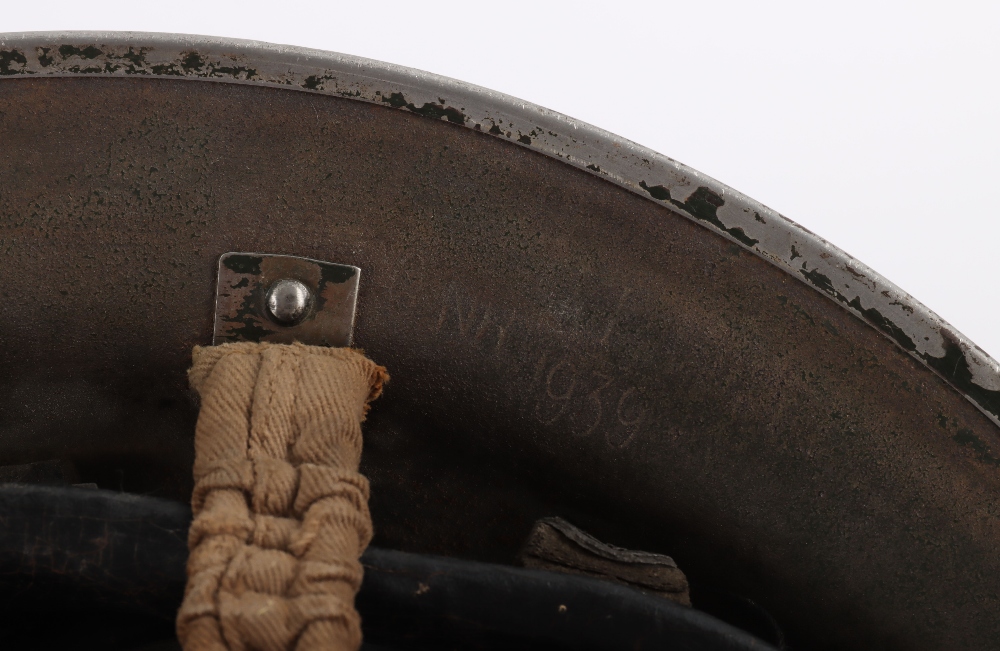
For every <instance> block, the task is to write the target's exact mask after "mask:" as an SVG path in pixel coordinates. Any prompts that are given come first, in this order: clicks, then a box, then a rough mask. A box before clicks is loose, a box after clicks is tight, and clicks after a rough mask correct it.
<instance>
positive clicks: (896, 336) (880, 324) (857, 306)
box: [793, 249, 917, 353]
mask: <svg viewBox="0 0 1000 651" xmlns="http://www.w3.org/2000/svg"><path fill="white" fill-rule="evenodd" d="M793 250H794V249H793ZM799 273H800V274H802V277H803V278H805V279H806V280H807V281H808V282H809V284H811V285H812V286H813V287H816V288H817V289H819V290H820V291H822V292H823V293H824V294H827V295H829V296H832V297H833V298H835V299H836V300H837V301H839V302H841V303H843V304H844V305H846V306H847V307H849V308H851V310H852V311H854V312H855V313H857V314H859V315H860V316H862V317H863V318H864V319H865V320H866V321H868V323H870V324H872V325H873V326H875V328H877V329H878V330H879V331H881V332H882V333H884V334H886V335H888V336H889V337H890V338H891V339H892V340H893V341H895V342H896V343H897V344H899V347H900V348H902V349H903V350H905V351H906V352H908V353H912V352H913V351H915V350H916V349H917V346H916V344H914V343H913V339H911V338H910V337H909V335H907V334H906V332H905V331H904V330H903V329H902V328H900V327H899V326H898V325H896V324H895V323H894V322H893V321H892V319H889V318H888V317H886V316H885V315H884V314H882V313H881V312H879V311H878V310H877V309H875V308H874V307H868V308H866V307H864V306H863V305H862V304H861V299H860V297H858V296H855V297H854V298H853V299H848V298H847V297H846V296H844V295H843V294H841V293H840V292H838V291H837V289H836V288H835V287H834V286H833V282H832V281H831V280H830V278H829V277H827V276H826V275H824V274H822V273H820V272H819V271H818V270H817V269H811V270H809V269H806V263H804V262H803V263H802V268H801V269H800V270H799Z"/></svg>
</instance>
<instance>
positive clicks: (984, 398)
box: [920, 329, 1000, 418]
mask: <svg viewBox="0 0 1000 651" xmlns="http://www.w3.org/2000/svg"><path fill="white" fill-rule="evenodd" d="M941 336H942V337H943V339H944V355H943V356H941V357H931V356H930V355H921V356H920V358H921V359H923V360H924V362H925V363H926V364H927V365H928V366H930V367H931V368H933V369H934V370H935V371H937V372H938V373H940V374H941V377H943V378H944V379H945V380H947V381H948V382H950V383H951V384H952V385H953V386H954V387H956V388H957V389H958V390H959V391H962V392H964V393H965V394H966V395H967V396H969V397H970V398H971V399H972V400H973V401H974V402H975V403H976V404H978V405H979V406H980V407H981V408H982V409H984V410H986V411H987V412H989V413H992V414H993V415H994V416H996V417H998V418H1000V391H992V390H990V389H986V388H984V387H981V386H979V385H978V384H976V383H975V382H974V381H973V379H972V368H971V367H970V366H969V360H968V359H966V355H965V351H964V350H963V349H962V346H961V344H959V342H958V337H956V336H955V334H954V333H953V332H951V331H950V330H948V329H942V330H941Z"/></svg>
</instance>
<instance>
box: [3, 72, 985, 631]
mask: <svg viewBox="0 0 1000 651" xmlns="http://www.w3.org/2000/svg"><path fill="white" fill-rule="evenodd" d="M0 151H2V153H3V155H2V156H0V251H2V252H3V256H4V265H3V266H2V267H0V281H2V282H0V286H2V287H3V292H4V301H3V303H2V305H3V308H2V320H0V328H2V331H0V332H2V336H0V361H2V364H3V368H4V370H5V373H4V375H3V377H0V457H2V458H0V464H13V463H27V462H30V461H33V460H39V459H49V458H66V459H69V460H71V461H73V462H74V463H75V464H76V467H77V468H78V470H79V472H80V475H81V477H80V480H81V481H83V482H90V481H93V482H97V483H98V484H100V485H101V486H102V487H105V488H122V489H124V490H127V491H131V492H143V493H152V494H157V495H163V496H168V497H174V498H176V499H186V496H187V495H188V494H189V493H188V491H189V490H190V467H191V460H192V459H191V455H192V453H191V439H192V432H193V424H194V413H195V412H194V408H193V406H192V404H191V402H190V400H189V399H188V394H187V388H186V384H185V371H186V368H187V366H188V364H189V361H190V348H191V346H192V345H194V344H202V345H204V344H208V343H209V342H210V341H211V338H212V332H213V321H212V317H213V311H214V305H213V301H214V292H213V289H214V278H215V273H216V264H217V260H218V256H219V255H221V254H222V253H224V252H226V251H241V250H242V251H254V250H269V251H275V252H279V253H287V254H295V255H302V256H308V257H312V258H317V259H325V260H338V261H340V262H344V263H347V264H352V265H356V266H358V267H360V268H363V269H365V276H366V280H365V283H364V284H363V285H362V287H361V290H360V297H359V304H358V317H357V323H356V329H355V339H356V343H357V345H359V346H360V347H362V348H364V349H365V351H366V352H367V353H368V354H369V355H370V356H371V357H372V358H374V359H376V360H378V361H379V362H380V363H382V364H385V365H386V366H388V367H389V369H390V371H391V372H392V376H393V381H392V383H391V385H390V386H389V388H388V390H387V392H386V394H385V396H384V398H383V399H381V400H380V401H379V403H378V405H377V408H376V409H373V411H372V413H371V415H370V417H369V422H368V424H367V429H366V449H365V458H364V459H365V460H364V471H365V472H366V474H368V475H369V477H370V478H371V480H372V493H373V498H372V510H373V515H374V519H375V524H376V530H377V532H378V533H377V544H379V545H382V546H389V547H397V548H402V549H406V550H411V551H423V552H436V553H443V554H454V555H458V556H464V557H471V558H479V559H483V560H500V561H507V562H509V561H510V560H511V559H513V557H514V554H515V553H516V550H517V548H518V546H519V544H520V543H521V541H523V539H524V537H525V535H526V534H527V533H528V531H529V530H530V527H531V524H532V523H533V522H534V521H535V520H536V519H538V518H539V517H544V516H551V515H559V516H562V517H565V518H567V519H569V520H571V521H572V522H574V523H575V524H577V525H578V526H580V527H582V528H584V529H586V530H587V531H589V532H592V533H593V534H594V535H595V536H597V537H599V538H600V539H602V540H605V541H607V542H609V543H611V544H615V545H619V546H624V547H629V548H636V549H644V550H648V551H652V552H661V553H666V554H669V555H670V556H671V557H673V558H674V559H675V560H676V561H677V563H678V565H679V566H680V567H681V568H682V569H683V570H684V572H685V574H687V575H688V577H689V578H690V579H691V581H692V585H694V584H695V583H698V582H701V583H707V584H712V585H716V586H721V587H724V588H726V589H729V590H732V591H733V592H736V593H737V594H742V595H746V596H748V597H750V598H752V599H754V600H755V601H757V602H758V603H760V604H762V605H763V606H764V607H766V608H767V609H768V610H769V611H770V612H772V613H773V614H774V615H775V616H776V617H777V619H778V621H779V623H780V624H781V625H782V626H783V627H784V628H785V629H786V630H788V631H789V633H790V635H791V636H792V637H793V638H797V639H798V640H800V641H801V642H800V646H801V648H817V649H824V648H828V649H832V648H887V649H940V648H950V649H988V648H991V647H992V646H993V645H994V641H995V640H996V639H997V636H998V635H1000V616H998V613H1000V608H998V606H1000V604H998V595H997V590H996V578H995V577H996V576H997V575H998V572H1000V522H998V519H997V509H998V507H997V499H996V496H997V495H998V490H1000V476H998V472H997V468H998V465H1000V441H998V437H997V432H998V430H997V427H996V425H995V424H994V423H993V422H991V421H990V420H989V419H988V418H987V417H986V416H985V415H984V414H983V413H981V412H980V411H978V410H977V409H976V408H975V407H974V406H973V405H972V404H970V403H969V402H968V401H967V400H965V398H964V397H963V396H962V395H961V394H960V393H959V392H957V391H955V390H954V388H952V387H951V386H949V385H948V384H947V383H945V382H944V381H943V380H942V379H941V378H939V377H938V376H937V375H934V374H933V373H932V372H931V371H930V370H929V369H928V367H927V366H926V365H924V364H923V363H921V362H920V361H918V360H916V359H914V358H913V357H911V356H910V355H908V354H906V353H905V352H904V351H902V350H900V349H899V348H898V347H897V346H895V345H894V344H893V343H892V342H890V341H889V340H888V339H886V338H885V337H882V336H880V335H878V334H877V333H876V332H875V331H874V330H872V328H871V327H870V326H868V325H867V324H865V323H863V322H862V321H861V320H859V319H857V318H856V317H855V316H854V315H853V314H852V313H851V312H849V311H848V310H845V309H842V308H841V307H840V306H838V305H837V304H836V303H834V302H832V301H829V300H828V299H827V298H826V297H825V296H824V295H822V294H821V293H819V292H816V291H815V290H814V289H813V288H811V287H809V286H808V285H806V284H804V283H802V282H799V281H798V280H796V279H795V278H794V277H792V276H791V275H789V274H787V273H786V272H784V271H783V270H781V269H779V268H778V267H776V266H774V265H772V264H770V263H768V262H766V261H765V260H764V259H762V258H761V257H760V256H759V255H756V254H754V253H752V252H750V251H748V250H746V249H745V248H743V247H741V246H737V245H736V244H734V243H733V242H731V241H729V240H727V239H726V238H725V237H723V236H721V235H718V234H715V233H713V232H711V231H710V230H706V229H705V228H703V227H702V226H700V225H698V224H696V223H694V222H692V221H691V220H690V219H688V218H686V217H684V216H683V215H680V214H679V213H678V212H677V211H675V210H672V209H669V208H668V207H666V206H664V205H658V204H657V203H655V202H652V201H650V200H648V199H646V198H643V197H641V196H638V195H636V194H634V193H632V192H629V191H627V190H625V189H623V188H621V187H619V186H617V185H615V184H612V183H609V182H606V181H604V180H601V179H599V178H596V177H595V176H594V175H592V174H589V173H587V172H584V171H581V170H579V169H575V168H574V167H572V166H569V165H565V164H563V163H561V162H559V161H557V160H555V159H553V158H551V157H548V156H544V155H540V154H539V153H538V152H533V151H531V150H530V149H527V148H525V147H519V146H514V145H512V144H510V143H507V142H504V141H503V140H498V139H497V138H495V137H492V136H490V135H488V134H484V133H476V132H475V131H474V130H470V129H465V128H460V127H458V126H457V125H453V124H450V123H448V122H446V121H435V120H428V119H425V118H424V117H421V116H419V115H414V114H412V113H410V112H406V111H397V110H393V109H392V108H391V107H386V106H376V105H372V104H367V103H363V102H356V101H349V100H347V99H338V98H331V97H326V96H322V95H318V94H308V93H301V92H289V91H285V90H280V89H272V88H260V87H253V86H247V85H236V84H222V83H218V84H217V83H190V82H186V81H183V80H176V81H168V80H159V79H142V78H131V79H102V78H71V79H67V78H26V77H23V76H15V77H13V78H9V79H3V80H0ZM693 599H694V601H695V605H696V606H697V596H696V594H693Z"/></svg>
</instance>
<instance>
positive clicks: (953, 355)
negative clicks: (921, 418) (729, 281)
mask: <svg viewBox="0 0 1000 651" xmlns="http://www.w3.org/2000/svg"><path fill="white" fill-rule="evenodd" d="M799 273H800V274H802V277H803V278H805V279H806V281H808V282H809V283H810V284H811V285H813V286H814V287H816V288H817V289H819V290H820V291H822V292H823V293H825V294H827V295H829V296H831V297H833V298H834V299H836V300H837V301H839V302H840V303H843V304H844V305H845V306H847V307H848V308H850V309H851V311H853V312H854V313H856V314H858V315H859V316H861V317H862V318H864V319H865V320H866V321H867V322H868V323H870V324H871V325H873V326H874V327H875V328H876V329H878V330H879V331H881V332H882V333H883V334H885V335H887V336H888V337H889V338H890V339H892V340H893V341H895V342H896V344H897V345H899V347H900V348H902V349H903V350H905V351H906V352H908V353H910V354H911V355H913V356H914V357H916V358H917V359H919V360H921V361H923V362H924V363H925V364H927V366H929V367H930V368H932V369H934V371H936V372H937V373H938V374H939V375H940V376H941V377H943V378H944V379H945V380H947V381H948V382H949V383H950V384H951V385H952V386H954V387H955V388H956V389H958V390H959V391H961V392H962V393H964V394H965V395H966V396H968V397H969V398H970V399H971V400H972V401H973V402H975V403H976V404H977V405H979V407H980V408H981V409H982V410H984V411H985V412H987V413H989V414H992V415H993V416H994V417H996V418H1000V391H993V390H991V389H986V388H984V387H982V386H980V385H978V384H976V382H975V381H974V380H973V377H972V368H971V367H970V366H969V360H968V359H966V355H965V351H964V350H963V349H962V346H961V344H959V341H958V337H957V336H955V334H954V333H952V332H951V331H949V330H947V329H942V330H941V336H942V339H943V341H944V349H945V354H944V355H943V356H941V357H934V356H933V355H929V354H927V353H920V352H917V346H916V344H915V343H914V341H913V339H912V338H911V337H910V336H909V335H908V334H907V333H906V331H904V330H903V329H902V328H900V327H899V325H897V324H896V323H895V322H894V321H893V320H892V319H890V318H889V317H887V316H885V315H884V314H882V313H881V312H879V311H878V310H877V309H876V308H874V307H867V308H866V307H865V306H864V305H862V304H861V297H860V296H855V297H854V298H852V299H850V300H848V298H847V297H846V296H844V295H843V294H841V293H840V292H839V291H837V289H836V288H835V287H834V286H833V282H832V281H831V280H830V278H829V277H827V276H826V275H824V274H822V273H820V272H819V271H818V270H816V269H811V270H808V269H806V265H805V263H803V264H802V269H800V270H799Z"/></svg>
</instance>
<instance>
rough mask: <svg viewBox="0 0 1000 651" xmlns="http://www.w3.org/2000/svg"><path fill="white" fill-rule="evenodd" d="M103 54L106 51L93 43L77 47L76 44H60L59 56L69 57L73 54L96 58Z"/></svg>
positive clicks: (85, 57)
mask: <svg viewBox="0 0 1000 651" xmlns="http://www.w3.org/2000/svg"><path fill="white" fill-rule="evenodd" d="M102 54H104V52H102V51H101V50H99V49H97V48H96V47H94V46H93V45H87V46H85V47H77V46H74V45H60V46H59V56H61V57H62V58H63V59H68V58H70V57H73V56H77V57H80V58H81V59H96V58H97V57H99V56H101V55H102Z"/></svg>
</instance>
